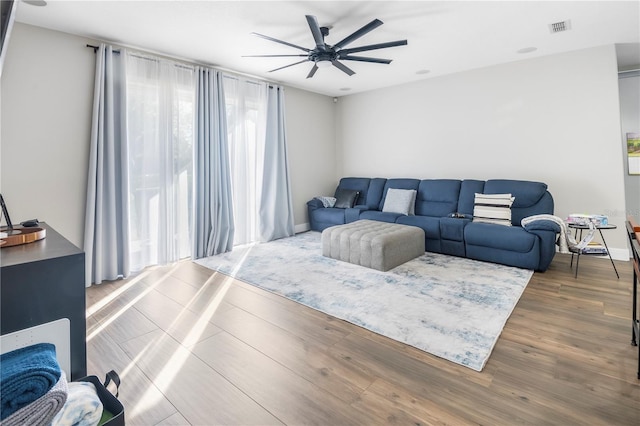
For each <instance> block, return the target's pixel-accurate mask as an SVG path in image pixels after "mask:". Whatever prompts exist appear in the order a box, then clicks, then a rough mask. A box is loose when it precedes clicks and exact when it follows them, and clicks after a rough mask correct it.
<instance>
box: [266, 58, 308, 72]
mask: <svg viewBox="0 0 640 426" xmlns="http://www.w3.org/2000/svg"><path fill="white" fill-rule="evenodd" d="M307 61H308V59H305V60H302V61H300V62H295V63H293V64H289V65H285V66H284V67H280V68H276V69H272V70H271V71H268V72H274V71H278V70H281V69H283V68H289V67H292V66H294V65H298V64H301V63H303V62H307Z"/></svg>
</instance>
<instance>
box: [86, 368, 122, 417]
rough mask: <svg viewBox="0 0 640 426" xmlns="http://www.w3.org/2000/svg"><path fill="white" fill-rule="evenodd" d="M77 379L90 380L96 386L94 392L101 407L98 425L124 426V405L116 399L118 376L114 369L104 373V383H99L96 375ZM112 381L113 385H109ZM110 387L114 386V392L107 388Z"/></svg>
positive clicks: (118, 384) (118, 383)
mask: <svg viewBox="0 0 640 426" xmlns="http://www.w3.org/2000/svg"><path fill="white" fill-rule="evenodd" d="M78 381H80V382H91V383H93V384H94V386H95V387H96V393H97V394H98V398H100V401H101V402H102V407H103V411H102V418H101V419H100V423H98V426H103V425H106V426H124V407H123V406H122V404H121V403H120V401H118V394H119V388H120V377H119V376H118V374H117V373H116V372H115V371H113V370H111V371H109V372H108V373H107V374H106V377H105V380H104V383H101V382H100V379H98V377H97V376H86V377H83V378H81V379H79V380H78ZM112 383H113V386H111V384H112ZM110 387H111V388H115V393H112V391H109V390H108V388H110Z"/></svg>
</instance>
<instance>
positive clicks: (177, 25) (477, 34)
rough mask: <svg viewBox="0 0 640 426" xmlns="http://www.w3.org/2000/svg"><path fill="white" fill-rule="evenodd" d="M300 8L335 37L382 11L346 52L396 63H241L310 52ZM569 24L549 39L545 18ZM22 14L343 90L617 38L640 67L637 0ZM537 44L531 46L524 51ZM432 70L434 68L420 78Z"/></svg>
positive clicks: (164, 5)
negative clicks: (366, 48)
mask: <svg viewBox="0 0 640 426" xmlns="http://www.w3.org/2000/svg"><path fill="white" fill-rule="evenodd" d="M305 15H314V16H316V17H317V19H318V21H319V23H320V25H321V26H328V27H332V28H331V31H330V34H329V36H328V37H327V38H326V42H327V43H328V44H334V43H337V42H338V41H339V40H341V39H342V38H344V37H346V36H347V35H349V34H351V33H352V32H354V31H355V30H357V29H359V28H361V27H362V26H364V25H365V24H367V23H369V22H370V21H372V20H373V19H375V18H378V19H380V20H382V21H383V22H384V25H382V26H380V27H378V28H377V29H375V30H373V31H371V32H370V33H368V34H366V35H365V36H363V37H362V38H360V39H359V40H356V41H355V42H353V43H352V44H351V45H349V46H348V47H356V46H361V45H368V44H374V43H381V42H386V41H394V40H400V39H407V40H408V45H407V46H401V47H394V48H388V49H382V50H375V51H370V52H366V54H365V55H364V56H372V57H380V58H388V59H392V60H393V62H392V63H391V64H389V65H383V64H370V63H362V62H353V61H349V62H348V63H347V65H348V66H349V67H350V68H352V69H353V70H354V71H355V72H356V74H355V75H353V76H351V77H349V76H348V75H346V74H344V73H343V72H342V71H340V70H338V69H337V68H335V67H331V68H328V69H319V70H318V72H317V73H316V74H315V76H314V77H313V78H311V79H306V75H307V73H308V72H309V70H310V69H311V67H312V64H311V63H304V64H300V65H295V66H292V67H289V68H286V69H283V70H280V71H276V72H273V73H268V72H267V71H268V70H271V69H274V68H277V67H279V66H283V65H287V64H289V63H293V62H296V61H298V60H299V59H303V58H243V57H242V55H252V54H298V53H302V52H301V51H299V50H297V49H294V48H290V47H287V46H283V45H281V44H277V43H274V42H270V41H267V40H264V39H261V38H258V37H255V36H252V35H250V33H251V32H257V33H261V34H265V35H268V36H271V37H273V38H277V39H280V40H284V41H287V42H290V43H293V44H296V45H301V46H304V47H308V48H313V47H314V42H313V38H312V36H311V32H310V30H309V27H308V25H307V22H306V19H305ZM563 20H570V21H571V29H570V30H569V31H566V32H562V33H555V34H552V33H551V31H550V29H549V24H551V23H554V22H558V21H563ZM16 21H18V22H22V23H26V24H31V25H36V26H40V27H44V28H49V29H53V30H58V31H63V32H67V33H71V34H76V35H80V36H84V37H89V38H93V39H98V40H104V41H107V42H111V43H114V44H119V45H125V46H131V47H136V48H140V49H142V50H147V51H152V52H156V53H161V54H165V55H169V56H173V57H177V58H182V59H187V60H191V61H196V62H198V63H202V64H210V65H214V66H218V67H220V68H225V69H229V70H233V71H237V72H242V73H246V74H250V75H253V76H258V77H262V78H265V79H268V80H270V81H274V82H281V83H283V84H287V85H290V86H293V87H298V88H302V89H306V90H310V91H313V92H317V93H322V94H326V95H329V96H342V95H346V94H352V93H357V92H362V91H366V90H372V89H377V88H381V87H387V86H392V85H397V84H402V83H406V82H411V81H416V80H421V79H425V78H433V77H436V76H442V75H445V74H450V73H454V72H459V71H465V70H469V69H473V68H480V67H486V66H491V65H494V64H500V63H506V62H511V61H518V60H524V59H528V58H533V57H538V56H545V55H551V54H555V53H560V52H566V51H571V50H578V49H583V48H589V47H594V46H600V45H611V44H620V45H621V48H620V49H618V61H619V66H620V67H621V69H623V68H629V67H633V66H638V65H640V2H639V1H637V0H636V1H621V2H616V1H607V0H603V1H586V2H577V1H524V2H515V1H494V2H490V1H466V2H462V1H339V2H338V1H253V2H249V1H185V0H180V1H178V0H174V1H149V0H147V1H93V0H91V1H89V0H87V1H60V0H48V1H47V5H46V6H44V7H37V6H32V5H30V4H26V3H24V2H20V4H19V5H18V10H17V16H16ZM528 47H535V48H536V50H535V51H533V52H530V53H518V50H520V49H524V48H528ZM424 70H429V72H428V73H426V74H425V73H419V72H420V71H424Z"/></svg>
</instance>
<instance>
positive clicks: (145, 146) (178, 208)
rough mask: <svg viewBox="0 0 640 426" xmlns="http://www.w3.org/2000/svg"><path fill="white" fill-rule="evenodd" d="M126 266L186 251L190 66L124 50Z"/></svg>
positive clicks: (141, 265)
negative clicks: (128, 228)
mask: <svg viewBox="0 0 640 426" xmlns="http://www.w3.org/2000/svg"><path fill="white" fill-rule="evenodd" d="M126 75H127V125H128V128H127V134H128V140H129V182H130V185H129V207H130V214H129V220H130V225H131V235H130V246H131V269H132V270H134V271H135V270H140V269H142V268H144V267H145V266H148V265H155V264H166V263H170V262H174V261H176V260H179V259H182V258H185V257H188V256H190V253H191V241H190V235H191V233H190V230H191V220H192V196H193V192H192V186H193V138H194V111H195V82H196V79H195V72H194V69H193V68H192V67H186V66H184V65H181V64H178V63H175V62H171V61H166V60H161V59H158V58H153V57H146V56H143V55H140V54H137V53H128V54H127V57H126Z"/></svg>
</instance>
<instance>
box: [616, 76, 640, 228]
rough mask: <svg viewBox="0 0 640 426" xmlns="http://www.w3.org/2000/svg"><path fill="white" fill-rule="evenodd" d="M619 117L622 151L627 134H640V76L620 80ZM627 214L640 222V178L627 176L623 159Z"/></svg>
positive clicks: (627, 169) (625, 160) (626, 168)
mask: <svg viewBox="0 0 640 426" xmlns="http://www.w3.org/2000/svg"><path fill="white" fill-rule="evenodd" d="M618 84H619V87H620V115H621V123H622V149H623V151H625V152H626V149H627V140H626V134H627V133H640V76H636V77H627V78H621V79H620V81H619V82H618ZM623 168H624V181H625V193H626V200H627V214H630V215H633V217H635V218H636V220H640V176H639V175H629V168H628V163H627V157H626V156H624V158H623Z"/></svg>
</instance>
